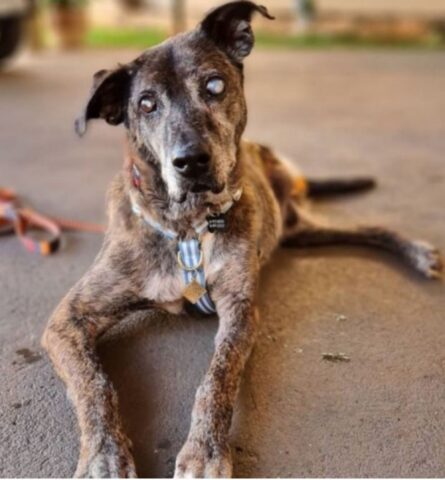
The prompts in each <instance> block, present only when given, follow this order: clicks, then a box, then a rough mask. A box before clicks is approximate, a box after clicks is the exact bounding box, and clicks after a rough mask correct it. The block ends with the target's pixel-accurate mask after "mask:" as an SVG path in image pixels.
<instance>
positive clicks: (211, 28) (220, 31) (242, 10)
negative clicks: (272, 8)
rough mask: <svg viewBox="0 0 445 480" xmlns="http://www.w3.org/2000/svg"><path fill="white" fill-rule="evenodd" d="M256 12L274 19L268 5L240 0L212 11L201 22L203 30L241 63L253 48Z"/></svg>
mask: <svg viewBox="0 0 445 480" xmlns="http://www.w3.org/2000/svg"><path fill="white" fill-rule="evenodd" d="M255 12H258V13H260V14H261V15H262V16H263V17H266V18H269V19H270V20H273V19H274V17H272V16H271V15H270V14H269V12H268V11H267V9H266V7H263V6H262V5H257V4H255V3H253V2H248V1H240V2H231V3H226V4H225V5H222V6H221V7H218V8H216V9H215V10H213V11H211V12H210V13H209V14H208V15H207V17H205V18H204V20H203V21H202V23H201V30H202V31H203V32H204V33H205V34H206V35H207V36H208V37H209V38H211V39H212V40H213V41H214V42H215V43H216V45H218V47H220V48H221V49H222V50H224V51H225V52H226V53H227V55H229V57H230V58H232V59H233V60H234V61H235V62H237V63H241V62H242V61H243V59H244V57H247V55H249V53H250V52H251V50H252V47H253V44H254V42H255V38H254V36H253V32H252V27H251V26H250V22H251V20H252V16H253V14H254V13H255Z"/></svg>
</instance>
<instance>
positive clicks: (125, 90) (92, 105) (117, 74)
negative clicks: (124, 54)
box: [75, 65, 132, 136]
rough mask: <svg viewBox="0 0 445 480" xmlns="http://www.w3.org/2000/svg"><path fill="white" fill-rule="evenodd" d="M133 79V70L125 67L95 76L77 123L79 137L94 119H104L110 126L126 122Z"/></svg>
mask: <svg viewBox="0 0 445 480" xmlns="http://www.w3.org/2000/svg"><path fill="white" fill-rule="evenodd" d="M131 77H132V71H131V68H130V67H128V66H125V65H124V66H120V67H119V68H117V69H115V70H100V71H99V72H96V73H95V74H94V77H93V87H92V89H91V92H90V97H89V98H88V101H87V104H86V106H85V109H84V111H83V112H82V114H81V115H80V116H79V118H77V119H76V122H75V130H76V133H77V134H78V135H79V136H82V135H83V134H84V133H85V132H86V129H87V123H88V120H91V119H92V118H103V119H104V120H105V121H106V122H107V123H109V124H110V125H119V124H120V123H122V122H123V121H124V119H125V108H126V104H127V100H128V94H129V90H130V82H131Z"/></svg>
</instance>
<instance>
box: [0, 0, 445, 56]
mask: <svg viewBox="0 0 445 480" xmlns="http://www.w3.org/2000/svg"><path fill="white" fill-rule="evenodd" d="M218 3H221V2H218V1H215V0H2V2H1V3H0V58H1V59H4V58H6V57H8V56H9V55H11V54H12V53H13V52H14V51H15V50H16V48H17V47H18V46H19V45H20V43H21V42H23V41H24V42H27V44H28V46H29V47H30V48H31V49H33V50H39V49H43V48H54V47H59V48H71V49H72V48H80V47H82V46H84V47H138V48H140V47H147V46H149V45H150V44H154V43H157V42H158V41H159V40H161V39H163V38H165V37H166V36H168V35H169V34H172V33H177V32H178V31H181V30H184V29H187V28H188V27H190V26H192V25H194V24H195V23H196V22H197V21H198V20H199V18H201V16H202V15H203V13H204V12H205V11H207V10H208V9H210V8H212V7H213V6H215V5H217V4H218ZM268 6H269V8H271V9H272V10H273V12H274V14H275V15H276V17H277V21H276V22H273V23H270V22H266V21H262V22H260V23H259V26H258V30H259V32H260V33H259V35H258V44H259V45H265V46H280V47H284V48H298V47H300V48H301V47H314V46H317V47H331V46H336V45H348V46H360V45H362V46H363V45H367V46H370V45H401V46H418V47H426V48H440V47H443V45H444V38H445V0H273V2H269V5H268Z"/></svg>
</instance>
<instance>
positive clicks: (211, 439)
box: [175, 272, 258, 478]
mask: <svg viewBox="0 0 445 480" xmlns="http://www.w3.org/2000/svg"><path fill="white" fill-rule="evenodd" d="M239 275H240V276H238V272H236V273H235V277H234V278H237V280H238V281H239V282H240V283H238V282H234V281H233V280H234V278H231V280H228V281H229V285H230V282H231V283H233V284H234V285H233V287H234V288H233V290H232V289H230V288H229V289H228V290H227V284H226V288H225V290H226V291H225V292H224V294H223V295H222V296H221V297H220V298H217V296H215V297H214V300H215V303H216V307H217V311H218V315H219V321H220V324H219V329H218V333H217V335H216V338H215V353H214V355H213V358H212V361H211V364H210V368H209V370H208V371H207V373H206V375H205V377H204V379H203V381H202V383H201V385H200V387H199V388H198V391H197V394H196V399H195V404H194V407H193V412H192V422H191V428H190V433H189V435H188V438H187V440H186V442H185V445H184V446H183V448H182V449H181V451H180V453H179V455H178V457H177V459H176V469H175V477H176V478H184V477H194V478H202V477H204V478H215V477H230V476H231V474H232V460H231V454H230V447H229V444H228V434H229V428H230V424H231V420H232V413H233V408H234V403H235V399H236V394H237V391H238V386H239V383H240V379H241V374H242V372H243V369H244V365H245V363H246V360H247V359H248V357H249V354H250V352H251V349H252V346H253V343H254V340H255V334H256V326H257V323H258V321H257V320H258V312H257V309H256V306H255V304H254V300H253V298H254V294H253V292H252V293H249V294H247V295H244V294H243V290H244V289H245V290H247V289H248V288H246V283H244V284H243V277H244V276H245V272H243V273H240V274H239ZM221 281H222V282H224V278H221ZM244 282H246V281H245V280H244ZM247 283H250V282H249V281H247ZM253 283H255V284H256V282H253ZM255 286H256V285H255ZM216 294H217V292H216Z"/></svg>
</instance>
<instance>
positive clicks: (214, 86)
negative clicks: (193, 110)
mask: <svg viewBox="0 0 445 480" xmlns="http://www.w3.org/2000/svg"><path fill="white" fill-rule="evenodd" d="M224 88H225V84H224V80H223V79H222V78H220V77H213V78H211V79H210V80H208V81H207V83H206V90H207V92H208V93H210V95H221V93H223V92H224Z"/></svg>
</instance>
